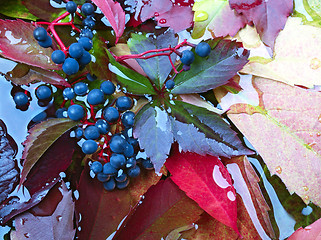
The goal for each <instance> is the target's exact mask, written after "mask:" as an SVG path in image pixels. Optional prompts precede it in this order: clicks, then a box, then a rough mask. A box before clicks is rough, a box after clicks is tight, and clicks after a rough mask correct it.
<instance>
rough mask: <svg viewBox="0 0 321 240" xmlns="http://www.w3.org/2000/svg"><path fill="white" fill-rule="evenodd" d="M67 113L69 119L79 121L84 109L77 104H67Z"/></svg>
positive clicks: (83, 114) (82, 116)
mask: <svg viewBox="0 0 321 240" xmlns="http://www.w3.org/2000/svg"><path fill="white" fill-rule="evenodd" d="M67 114H68V117H69V118H70V119H71V120H74V121H79V120H81V119H83V118H84V116H85V109H84V108H83V107H82V106H80V105H78V104H74V105H71V106H69V108H68V111H67Z"/></svg>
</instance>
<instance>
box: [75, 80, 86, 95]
mask: <svg viewBox="0 0 321 240" xmlns="http://www.w3.org/2000/svg"><path fill="white" fill-rule="evenodd" d="M87 91H88V86H87V84H86V83H84V82H78V83H76V84H75V85H74V92H75V93H76V95H79V96H84V95H86V93H87Z"/></svg>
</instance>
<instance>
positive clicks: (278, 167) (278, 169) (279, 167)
mask: <svg viewBox="0 0 321 240" xmlns="http://www.w3.org/2000/svg"><path fill="white" fill-rule="evenodd" d="M275 171H276V172H277V173H278V174H281V173H282V168H281V166H277V167H276V168H275Z"/></svg>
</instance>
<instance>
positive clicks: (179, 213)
mask: <svg viewBox="0 0 321 240" xmlns="http://www.w3.org/2000/svg"><path fill="white" fill-rule="evenodd" d="M202 212H203V210H202V209H201V208H200V207H199V206H198V205H197V204H196V203H195V202H194V201H193V200H191V199H190V198H188V197H187V196H186V195H185V193H184V192H183V191H181V190H180V189H179V188H178V187H177V186H176V185H175V183H174V182H173V181H172V180H171V179H170V178H167V179H166V180H165V181H164V180H161V181H159V182H158V183H157V184H156V185H155V186H152V187H150V188H149V189H148V191H147V192H146V194H145V195H144V197H143V199H142V202H141V203H140V204H138V205H137V206H136V208H135V209H133V211H132V212H131V214H130V215H129V216H128V217H127V218H126V219H125V221H124V223H123V224H122V226H120V228H119V230H118V231H117V233H116V235H115V239H118V240H122V239H124V240H134V239H139V240H144V239H146V240H149V239H161V238H162V237H166V236H167V235H168V234H169V233H170V232H171V231H172V230H175V229H177V228H178V227H183V226H185V225H187V224H191V223H193V222H195V221H196V220H198V219H199V215H200V214H201V213H202Z"/></svg>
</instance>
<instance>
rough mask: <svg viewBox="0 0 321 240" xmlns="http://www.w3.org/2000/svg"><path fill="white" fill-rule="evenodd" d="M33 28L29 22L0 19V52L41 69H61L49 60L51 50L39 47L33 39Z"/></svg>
mask: <svg viewBox="0 0 321 240" xmlns="http://www.w3.org/2000/svg"><path fill="white" fill-rule="evenodd" d="M35 28H36V27H34V26H33V25H32V24H31V23H28V22H24V21H22V20H19V19H18V20H3V19H0V54H1V55H2V56H4V57H6V58H9V59H11V60H14V61H17V62H21V63H25V64H28V65H32V66H36V67H40V68H43V69H54V70H59V69H61V66H59V65H57V64H55V63H53V62H52V61H51V58H50V56H51V54H52V52H53V50H52V49H51V48H43V47H40V45H39V44H38V42H37V40H36V39H34V37H33V30H34V29H35Z"/></svg>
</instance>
